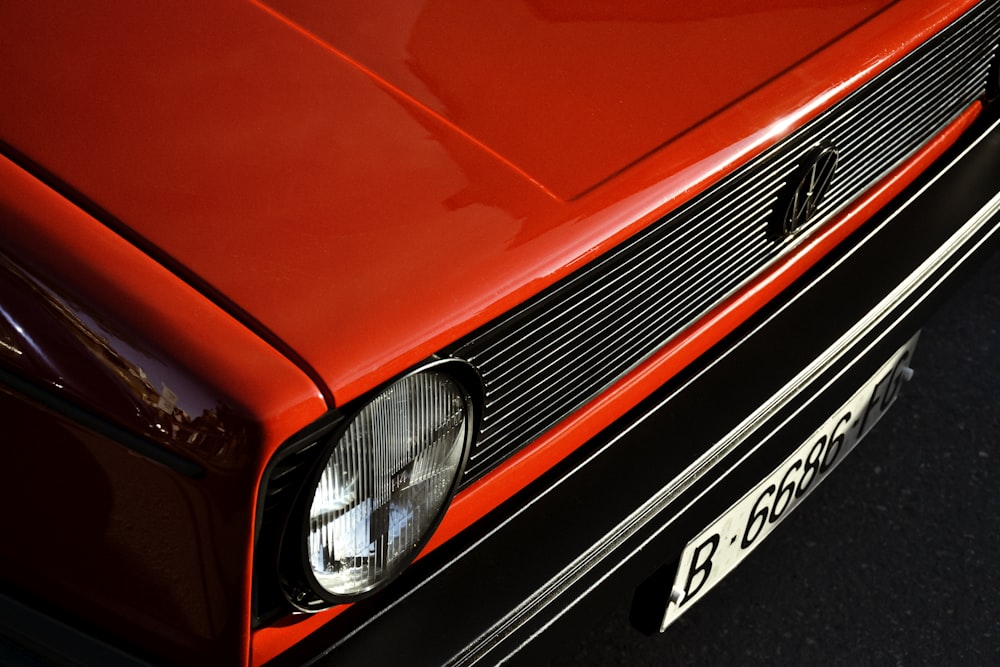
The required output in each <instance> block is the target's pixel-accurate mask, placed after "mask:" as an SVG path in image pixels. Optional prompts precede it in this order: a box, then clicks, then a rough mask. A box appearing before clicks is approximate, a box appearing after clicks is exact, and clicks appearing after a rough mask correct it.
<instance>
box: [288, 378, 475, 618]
mask: <svg viewBox="0 0 1000 667" xmlns="http://www.w3.org/2000/svg"><path fill="white" fill-rule="evenodd" d="M446 368H447V364H438V365H432V366H429V367H425V368H423V369H420V370H418V371H415V372H413V373H411V374H409V375H406V376H404V377H402V378H400V379H399V380H397V381H396V382H394V383H393V384H392V385H390V386H389V387H388V388H386V389H385V390H384V391H382V392H381V393H379V394H378V395H376V396H375V397H374V398H372V399H371V400H370V401H368V402H367V403H366V404H365V405H364V406H363V407H361V408H360V409H359V410H358V411H357V412H356V413H355V414H354V415H353V417H351V418H350V420H349V421H348V422H347V423H346V424H345V425H344V427H343V428H342V429H341V430H340V431H339V437H338V438H336V440H335V441H334V442H333V443H332V446H331V447H329V449H328V450H327V452H326V453H325V454H324V456H325V460H324V461H322V462H321V465H320V468H319V469H318V471H317V474H314V475H313V476H312V478H311V484H310V487H309V488H308V489H307V491H309V496H307V498H308V497H310V496H311V502H309V503H308V510H307V511H306V512H305V515H306V516H305V530H304V537H303V539H304V543H303V544H301V548H302V555H303V560H304V561H306V570H307V571H306V575H307V576H306V579H307V581H308V583H309V584H310V586H309V587H310V588H311V589H312V590H313V592H314V593H316V594H317V595H318V596H319V597H320V598H322V599H325V600H327V601H329V602H337V601H344V600H348V599H352V598H356V597H358V596H360V595H363V594H365V593H368V592H371V591H372V590H374V589H376V588H378V587H380V586H381V585H383V584H385V583H387V582H388V581H390V580H391V579H392V578H393V577H394V576H395V575H396V574H398V573H399V572H400V571H401V570H402V569H403V568H404V567H406V565H408V564H409V563H410V561H411V560H413V558H414V557H416V555H417V553H418V552H419V550H420V549H421V548H422V547H423V545H424V544H425V543H426V541H427V539H428V538H429V537H430V534H431V532H432V531H433V529H434V528H435V527H436V526H437V523H438V521H439V520H440V519H441V516H442V515H443V514H444V510H445V508H446V506H447V504H448V502H449V501H450V499H451V496H452V494H453V493H454V491H455V488H456V486H457V483H458V480H459V478H460V476H461V474H462V470H463V469H464V467H465V461H466V458H467V456H468V450H469V444H470V442H471V439H472V431H473V402H472V400H471V398H470V396H469V394H468V392H466V391H465V390H464V389H463V387H462V385H461V384H459V382H458V381H457V380H456V379H454V377H453V376H452V375H451V374H449V373H448V372H446V370H445V369H446ZM293 602H294V600H293Z"/></svg>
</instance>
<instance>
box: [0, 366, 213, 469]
mask: <svg viewBox="0 0 1000 667" xmlns="http://www.w3.org/2000/svg"><path fill="white" fill-rule="evenodd" d="M0 386H6V387H9V388H10V389H12V390H13V391H14V392H16V393H17V394H19V395H21V396H24V397H25V398H28V399H30V400H32V401H34V402H36V403H38V404H40V405H42V406H44V407H46V408H48V409H50V410H53V411H54V412H57V413H59V414H60V415H63V416H64V417H66V418H67V419H70V420H72V421H74V422H76V423H77V424H80V425H81V426H83V427H85V428H88V429H90V430H91V431H94V432H95V433H100V434H101V435H103V436H105V437H107V438H110V439H111V440H114V441H115V442H117V443H119V444H120V445H122V446H123V447H126V448H127V449H130V450H131V451H133V452H135V453H136V454H140V455H142V456H144V457H146V458H147V459H150V460H152V461H155V462H156V463H159V464H161V465H165V466H167V467H168V468H171V469H172V470H176V471H177V472H179V473H180V474H182V475H185V476H187V477H192V478H194V479H198V478H201V477H204V476H205V469H204V468H203V467H202V466H201V465H199V464H198V463H195V462H194V461H192V460H190V459H188V458H186V457H184V456H181V455H180V454H176V453H174V452H171V451H170V450H167V449H164V448H163V447H161V446H160V445H158V444H156V443H153V442H151V441H149V440H147V439H145V438H143V437H140V436H138V435H136V434H135V433H133V432H132V431H129V430H126V429H124V428H122V427H121V426H118V425H117V424H115V423H113V422H111V421H109V420H107V419H104V418H103V417H100V416H98V415H95V414H94V413H93V412H90V411H89V410H85V409H84V408H81V407H80V406H78V405H76V404H75V403H73V402H71V401H68V400H66V399H65V398H62V397H60V396H57V395H55V394H53V393H52V392H50V391H46V390H45V389H43V388H41V387H39V386H38V385H35V384H32V383H31V382H28V381H27V380H25V379H23V378H22V377H20V376H19V375H16V374H14V373H11V372H10V371H8V370H5V369H0Z"/></svg>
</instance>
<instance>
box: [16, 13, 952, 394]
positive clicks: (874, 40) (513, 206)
mask: <svg viewBox="0 0 1000 667" xmlns="http://www.w3.org/2000/svg"><path fill="white" fill-rule="evenodd" d="M825 4H826V5H828V6H834V5H837V4H838V3H825ZM967 4H968V3H959V4H955V5H949V6H947V7H942V6H940V5H939V4H938V3H934V2H930V1H928V0H910V1H909V2H904V3H897V4H893V5H891V6H889V7H887V8H886V9H884V10H883V11H882V12H881V13H878V14H877V15H876V16H874V18H872V19H870V20H869V21H867V22H865V23H862V24H861V25H859V26H858V27H857V29H856V30H854V31H853V32H851V33H848V34H846V35H844V36H843V37H841V38H840V39H839V40H837V41H836V43H835V44H832V45H831V46H830V48H828V49H824V50H823V51H820V52H818V53H816V54H815V55H814V56H813V57H810V58H808V59H806V60H804V61H802V62H799V63H797V64H796V65H795V67H793V68H792V69H790V70H788V71H787V72H784V73H782V74H780V75H779V76H776V77H772V78H771V79H770V80H762V81H754V82H750V83H746V84H740V85H738V86H736V87H735V88H734V89H732V90H729V91H727V92H726V93H725V94H724V95H725V96H726V97H728V98H729V99H736V98H738V97H739V96H741V95H745V93H746V91H747V90H748V89H753V90H754V92H753V93H752V94H751V95H749V96H746V97H744V98H743V99H741V100H740V104H739V105H736V106H725V105H724V104H723V103H721V102H714V103H712V104H709V105H707V106H704V107H701V109H702V111H701V113H702V114H707V115H710V116H711V118H710V120H707V121H705V122H701V123H700V124H699V123H696V122H695V121H694V120H692V119H690V118H684V119H681V120H677V119H674V120H672V121H671V124H669V126H668V124H666V123H663V122H662V119H661V118H660V117H659V116H658V115H656V114H654V115H653V117H650V118H645V119H636V121H635V122H637V123H638V122H639V121H640V120H641V121H642V123H644V124H645V129H637V130H636V132H637V133H638V134H639V135H641V136H643V137H646V138H645V139H643V141H642V143H643V150H647V151H648V150H652V149H654V148H656V146H657V145H658V144H660V143H662V142H664V141H666V140H667V139H670V138H671V137H674V139H673V140H672V141H670V142H669V143H668V144H667V145H664V146H663V147H662V148H660V149H659V150H656V151H655V152H654V153H652V154H649V155H647V156H646V157H645V159H643V160H641V162H640V163H639V164H636V165H633V167H632V168H630V169H627V170H625V171H624V172H621V173H619V174H618V175H617V176H615V178H613V179H611V180H609V181H606V182H605V183H604V184H603V185H602V186H601V187H599V188H595V189H592V190H590V191H589V192H588V193H587V194H586V195H584V196H580V197H577V198H576V199H574V200H573V201H563V200H562V199H560V198H559V197H555V196H553V195H552V193H551V192H549V191H547V190H546V189H545V188H543V187H539V185H538V184H537V183H536V182H535V181H533V180H532V179H531V178H529V177H528V176H526V175H525V173H523V172H522V171H519V170H518V169H516V168H515V167H514V166H513V165H512V163H511V162H510V161H509V159H501V158H500V157H498V154H497V152H496V151H495V150H488V149H487V148H489V147H487V148H484V144H483V143H481V141H477V140H475V139H474V138H473V137H472V135H471V134H470V133H469V132H468V131H467V130H465V128H462V127H460V126H457V125H455V124H454V123H452V122H450V121H448V120H447V119H445V118H443V117H441V116H440V114H438V113H436V112H435V111H433V110H432V109H429V108H427V107H425V106H422V105H420V104H417V103H416V101H415V100H414V99H413V97H412V96H410V95H406V94H403V93H402V92H400V91H399V90H398V89H397V88H394V87H392V86H390V85H389V84H388V83H387V82H385V81H384V80H383V79H381V78H378V77H373V76H371V75H370V74H369V73H368V72H366V71H364V70H361V69H358V68H356V67H355V66H354V65H353V64H351V63H350V62H349V61H347V60H345V59H344V58H343V57H342V56H341V55H340V54H339V53H337V52H335V51H334V50H333V49H332V48H331V47H329V45H326V44H325V43H324V42H321V41H317V40H316V39H312V38H310V36H308V35H304V34H303V33H302V32H301V31H300V30H299V29H297V27H296V26H295V25H289V24H288V23H283V22H281V21H279V20H276V16H275V15H274V14H272V13H269V12H268V11H266V10H265V8H263V7H261V6H257V5H253V4H250V3H246V2H238V1H236V0H229V1H227V2H220V3H217V4H214V5H212V6H207V5H204V4H203V3H190V4H188V5H186V6H185V5H184V3H176V4H173V5H171V6H169V7H168V6H161V7H158V8H157V9H156V10H155V11H151V10H150V9H149V8H139V7H132V6H129V5H127V4H125V5H121V6H116V7H114V8H108V7H106V6H104V5H101V6H99V7H97V8H87V7H85V6H81V5H78V6H76V7H75V8H74V9H73V11H69V12H66V11H63V10H61V9H59V8H56V7H50V8H49V10H48V11H44V10H40V9H39V8H38V6H37V5H35V4H34V3H32V5H31V6H30V8H29V7H28V6H27V5H19V4H16V3H11V4H7V5H4V7H3V8H0V12H2V15H0V20H2V22H3V24H4V25H6V26H11V27H12V28H13V29H12V30H11V33H10V36H9V37H8V38H7V39H5V41H4V44H3V46H2V47H0V48H2V49H3V50H2V51H0V56H2V57H0V86H2V87H3V89H4V90H5V91H8V92H7V94H6V95H5V96H4V98H3V99H2V100H0V135H2V140H3V141H4V142H6V144H7V146H8V147H9V150H10V151H11V152H13V153H16V154H18V155H21V156H23V157H24V159H25V160H26V161H30V162H33V163H34V164H36V165H44V169H45V171H46V173H47V179H48V180H50V181H52V182H56V183H61V184H62V186H61V191H63V192H64V193H65V194H67V196H70V197H71V198H72V199H74V200H75V201H80V202H81V203H82V204H84V205H85V206H86V207H89V208H92V209H93V210H94V211H95V212H98V211H99V212H100V217H101V219H102V220H103V221H104V222H106V223H107V224H109V225H111V226H112V227H113V228H115V229H117V230H119V231H120V232H121V233H123V234H125V235H126V236H127V237H128V238H130V239H131V240H133V241H135V242H136V243H137V244H138V245H139V246H140V247H142V248H144V249H145V250H147V251H148V252H150V253H151V254H153V255H154V256H155V257H157V258H158V259H159V260H160V261H162V262H163V263H164V264H166V265H167V266H169V267H171V268H173V269H174V270H176V271H177V272H178V273H179V274H180V275H182V276H184V277H185V278H186V279H187V280H189V281H190V282H192V284H194V285H196V286H197V287H198V288H199V289H201V290H203V291H204V292H206V293H207V294H209V295H211V296H212V298H214V299H216V300H218V301H219V302H220V303H223V304H225V305H226V307H227V308H229V309H230V310H231V311H232V312H234V314H236V315H237V316H238V317H240V318H241V319H242V320H244V321H246V322H247V323H248V324H249V325H250V326H252V327H254V328H255V329H256V330H257V331H258V332H260V333H261V334H262V335H264V336H265V337H266V338H268V340H270V341H271V342H273V343H275V344H280V345H281V346H282V348H283V349H284V350H285V351H286V352H287V353H288V354H289V355H290V356H294V357H296V358H297V359H298V360H299V361H300V363H301V365H303V366H305V367H309V368H311V369H314V371H315V375H316V376H318V377H319V378H321V379H322V382H323V384H324V385H325V387H324V389H325V390H326V391H327V394H328V396H330V397H332V399H333V400H334V401H335V402H336V403H337V404H343V403H345V402H346V401H349V400H350V399H352V398H355V397H357V396H359V395H360V394H362V393H364V392H365V391H367V390H370V389H371V388H372V387H373V386H375V385H377V384H379V383H381V382H384V381H386V380H387V379H389V378H391V377H393V376H394V375H396V374H398V373H400V372H402V371H404V370H405V369H406V368H408V367H409V366H411V365H413V364H414V363H416V362H417V361H419V360H420V359H422V358H425V357H427V356H428V355H430V354H432V353H434V352H435V351H436V350H438V349H440V348H441V347H443V346H444V345H445V344H447V343H449V342H451V341H453V340H455V339H456V338H458V337H459V336H461V335H463V334H466V333H468V332H469V331H471V330H473V329H474V328H475V327H477V326H479V325H481V324H483V323H485V322H486V321H489V320H490V319H492V318H493V317H496V316H497V315H499V314H500V313H502V312H504V311H506V310H507V309H509V308H510V307H511V306H513V305H514V304H516V303H519V302H521V301H523V300H524V299H526V298H528V297H529V296H531V295H533V294H536V293H537V292H539V291H540V290H541V289H543V288H545V287H546V286H548V285H550V284H552V283H553V282H555V281H556V280H557V279H558V278H561V277H563V276H565V275H567V274H568V273H570V272H571V271H572V270H574V269H575V268H578V267H579V266H581V265H582V264H583V263H584V262H586V261H587V260H589V259H591V258H593V257H594V256H595V255H597V254H600V253H602V252H604V251H605V250H607V249H609V248H611V247H613V246H614V245H615V244H616V243H618V242H620V241H621V240H622V239H623V238H625V237H627V236H629V235H631V234H634V233H635V232H636V231H638V230H639V229H641V228H642V227H644V226H645V225H647V224H649V223H650V222H652V221H653V220H655V219H656V218H657V217H658V216H659V215H661V214H662V213H663V212H664V211H666V210H668V209H669V208H670V207H672V206H676V205H677V204H678V203H679V202H680V201H682V200H684V199H687V198H689V197H691V196H693V195H694V194H695V193H697V192H698V191H700V190H701V189H703V188H704V187H706V186H707V185H709V184H710V183H711V182H713V181H714V180H716V179H717V178H719V177H721V176H722V175H723V174H724V173H726V172H727V171H729V170H731V169H733V168H735V167H737V166H738V165H739V164H741V163H742V162H743V161H745V160H746V159H748V157H749V156H750V155H751V154H753V153H755V152H757V151H759V150H761V149H762V148H764V147H766V146H768V145H770V144H772V143H774V142H775V141H776V140H777V139H778V138H779V137H780V136H782V135H783V134H785V133H787V132H788V131H789V130H791V129H793V128H794V127H796V126H798V125H800V124H801V123H803V122H804V121H805V120H807V119H808V118H809V117H811V116H812V115H815V114H816V113H817V112H818V111H819V110H820V109H821V108H822V107H824V106H825V105H827V104H829V103H830V102H832V101H834V100H836V99H838V98H840V97H842V96H844V95H846V94H847V92H848V91H849V90H850V89H851V88H852V87H854V86H856V85H857V84H858V83H859V82H861V81H863V80H865V79H867V78H869V77H870V76H872V75H873V74H875V73H876V72H877V71H879V70H881V69H883V68H884V67H886V66H888V65H889V64H890V63H891V62H892V61H893V59H895V58H897V57H898V56H899V55H901V54H902V53H904V52H905V51H906V50H907V49H908V48H909V47H911V46H912V44H914V43H915V42H917V41H919V40H921V39H922V38H924V37H926V35H927V34H929V33H931V32H933V31H934V30H935V29H937V28H938V27H940V26H941V25H943V24H944V23H945V22H946V21H947V20H948V19H950V18H952V17H953V16H955V15H957V14H958V13H960V12H961V11H962V10H963V9H964V8H965V7H966V6H967ZM726 6H727V7H729V9H730V10H732V11H736V10H735V9H733V7H732V6H730V5H726ZM484 11H485V10H484ZM854 11H855V13H853V14H850V16H851V17H852V18H851V19H850V20H848V19H844V21H846V23H845V25H847V24H850V23H851V22H856V21H860V20H861V19H862V17H864V16H868V15H869V14H870V13H873V12H874V9H873V8H869V9H866V10H864V11H862V9H861V8H860V7H855V10H854ZM738 14H739V15H742V12H738ZM792 15H797V14H795V12H791V14H790V15H789V16H790V17H791V16H792ZM802 16H803V17H802V18H800V19H799V20H800V21H803V24H802V25H804V26H805V27H808V26H813V25H815V21H816V20H817V19H816V16H815V15H814V14H812V13H811V12H804V14H803V15H802ZM810 17H811V18H810ZM622 25H623V26H625V27H629V26H630V25H631V24H630V23H628V22H623V24H622ZM794 27H795V26H794V25H792V26H791V27H790V28H785V29H794ZM134 35H141V36H142V37H141V39H133V36H134ZM829 38H830V35H828V34H826V35H821V36H819V38H817V39H816V42H815V44H814V47H819V46H821V45H823V44H824V43H825V42H826V41H829ZM52 44H58V45H60V46H59V48H58V49H55V48H52V47H51V45H52ZM776 44H777V41H775V44H772V45H771V48H772V49H777V53H776V54H775V55H773V57H769V58H768V60H769V62H770V61H773V63H774V64H772V65H771V66H770V69H769V70H768V72H769V74H768V75H769V76H771V75H773V74H774V72H773V71H772V70H776V69H780V64H781V63H786V64H794V61H795V58H796V57H799V56H798V55H796V54H798V52H797V51H796V52H795V53H782V52H781V51H780V49H779V47H777V46H776ZM885 44H891V45H894V46H893V48H890V49H886V48H885V47H884V46H883V45H885ZM797 48H798V47H797ZM801 48H805V47H801ZM646 55H647V58H648V54H646ZM669 55H670V52H669V51H664V52H663V56H664V58H665V60H664V61H663V62H662V63H661V64H660V66H661V67H663V68H666V67H669V66H670V65H671V61H670V59H669V58H668V57H667V56H669ZM467 66H468V69H469V75H470V76H472V75H473V74H475V75H476V76H478V75H479V69H478V65H476V64H475V63H468V64H467ZM688 67H689V68H694V69H693V71H695V72H698V73H699V76H698V77H697V79H698V80H704V79H711V72H713V71H714V69H715V66H714V65H713V64H712V63H711V62H709V61H705V62H701V63H689V64H688ZM655 68H656V65H655V64H654V63H647V64H646V65H644V67H643V69H642V72H649V71H652V70H654V69H655ZM25 72H30V73H31V79H30V80H27V81H26V80H24V73H25ZM525 78H526V79H527V78H528V75H527V74H526V75H525ZM606 83H607V82H606ZM595 85H596V84H595ZM607 85H609V86H611V85H612V84H611V83H607ZM612 90H613V88H612ZM606 92H607V91H605V90H603V89H595V90H593V91H592V92H591V94H592V95H593V96H595V97H600V96H602V95H603V94H604V93H606ZM675 92H676V93H677V94H684V93H685V91H675ZM71 99H73V100H82V101H85V103H81V104H72V105H70V104H66V100H71ZM346 100H350V103H349V104H348V103H346ZM544 101H545V98H544V97H542V98H541V99H539V100H538V103H539V104H541V103H544ZM458 120H461V119H456V121H458ZM506 130H507V133H508V134H510V135H514V134H515V133H516V131H517V130H518V128H517V127H516V126H510V127H507V128H506ZM617 131H618V130H617V128H616V124H615V123H609V124H608V125H606V126H604V131H603V133H604V134H608V135H613V134H614V133H615V132H617ZM495 141H499V140H495ZM512 141H513V140H512ZM551 147H552V146H549V148H551ZM543 150H549V149H548V148H546V147H545V146H543V147H542V148H541V149H539V152H542V151H543ZM551 153H552V156H554V157H551V158H550V159H552V160H560V161H562V162H564V164H561V165H560V166H559V169H561V170H564V169H565V168H566V167H567V166H570V167H572V166H574V165H575V161H576V160H577V157H578V156H574V155H559V154H558V153H557V152H555V151H551ZM594 162H595V165H598V166H594V167H587V170H588V171H591V172H594V173H597V172H602V177H607V176H609V175H611V174H613V173H615V172H616V171H617V170H620V169H621V168H622V166H623V165H622V164H619V161H617V160H615V159H611V158H607V157H606V156H604V157H600V156H598V157H597V158H594ZM588 180H590V179H588ZM571 189H572V188H571ZM389 193H391V194H389ZM415 220H419V224H415V223H414V221H415ZM221 247H225V248H226V251H225V252H220V251H219V248H221ZM473 249H474V250H475V252H471V250H473ZM345 351H349V353H345Z"/></svg>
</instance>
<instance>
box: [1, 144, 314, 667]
mask: <svg viewBox="0 0 1000 667" xmlns="http://www.w3.org/2000/svg"><path fill="white" fill-rule="evenodd" d="M0 233H2V236H3V241H2V242H0V320H2V322H3V325H2V329H3V345H0V355H2V357H3V363H2V368H0V379H2V382H0V386H2V389H0V412H2V414H3V419H4V421H5V423H7V424H8V430H7V436H6V438H5V447H4V457H5V461H6V462H7V465H9V466H11V468H10V469H11V470H14V471H17V472H16V475H12V477H14V479H10V480H8V482H7V483H5V484H4V485H3V491H2V496H3V498H2V500H3V504H4V506H5V507H8V508H15V507H16V508H17V511H16V512H12V513H9V514H5V515H4V516H5V530H6V531H7V532H6V535H7V536H8V538H7V539H10V540H12V541H13V540H16V542H17V544H18V547H17V548H16V549H14V548H5V549H2V550H0V571H2V572H3V573H4V586H5V588H7V587H10V586H14V587H30V588H31V589H32V594H33V595H36V596H39V598H40V599H42V600H45V604H51V605H57V606H59V607H61V608H63V609H70V610H75V611H76V612H77V613H78V614H80V615H81V616H84V617H86V618H88V619H89V621H88V622H90V623H93V624H95V625H97V626H103V627H105V628H107V627H114V628H117V629H118V632H119V633H121V634H125V635H128V636H130V637H131V638H132V641H134V642H136V643H137V644H140V645H145V646H146V647H147V650H150V648H149V647H155V648H154V649H153V650H154V652H155V653H158V654H160V655H163V656H171V655H172V656H184V655H190V654H192V653H202V654H204V655H206V656H208V655H216V656H217V657H218V659H219V660H223V657H222V656H226V659H228V658H231V657H232V656H234V655H239V654H241V653H242V654H245V653H246V651H247V645H248V622H247V617H248V615H249V600H250V585H249V579H250V567H251V561H250V557H249V554H250V553H251V552H252V546H253V527H254V519H255V507H254V502H253V499H254V498H255V497H256V491H257V485H258V482H259V479H260V476H261V474H262V472H263V469H264V466H265V465H266V464H267V461H268V460H269V458H270V456H271V455H272V454H273V452H274V450H275V449H276V448H277V447H278V446H279V445H281V443H282V442H284V441H285V440H286V439H287V438H289V437H290V436H292V435H293V434H294V433H295V432H296V431H298V430H299V429H300V428H302V426H303V425H304V424H307V423H309V422H311V421H313V420H315V419H317V418H318V417H320V416H321V415H323V414H325V413H326V411H327V406H326V402H325V400H324V399H323V396H322V394H321V392H320V391H319V389H318V388H317V387H316V385H315V383H314V382H313V381H312V380H311V379H310V378H309V377H308V376H306V375H305V374H304V373H303V372H302V371H301V370H300V369H299V368H297V367H296V366H295V365H294V364H292V363H291V362H290V361H288V360H287V359H286V358H285V357H284V356H282V355H281V354H280V353H279V352H278V351H277V350H275V349H274V348H272V347H271V346H269V345H268V344H266V343H265V342H263V341H262V340H261V339H260V338H259V337H258V336H257V335H255V334H254V333H253V332H251V331H250V330H248V329H247V328H246V327H245V326H243V325H242V324H241V323H239V322H238V321H236V320H235V319H233V318H232V317H231V316H230V315H228V314H227V313H225V312H224V311H222V310H220V309H219V307H218V306H216V305H215V304H213V303H212V302H211V301H209V300H208V299H206V298H205V297H204V296H203V295H202V294H200V293H198V292H197V291H195V290H194V289H192V288H191V287H190V286H189V285H187V284H186V283H184V282H183V281H181V280H180V279H179V278H178V277H177V276H176V275H174V274H172V273H171V272H169V271H168V270H166V269H165V268H164V267H162V266H161V265H159V264H157V263H155V262H153V261H151V260H150V259H149V257H148V256H147V255H146V254H144V253H143V252H141V251H139V250H138V249H136V248H135V246H133V245H132V244H130V243H128V242H127V241H125V240H124V239H122V238H121V237H120V236H119V235H118V234H116V233H115V232H113V231H111V230H110V229H108V227H106V226H105V225H103V224H102V223H100V222H98V221H96V220H94V219H93V218H91V217H90V216H89V215H87V214H86V213H85V212H84V211H82V210H80V209H79V208H77V207H76V206H74V205H73V204H71V203H69V202H67V201H66V200H65V199H63V198H62V197H61V196H59V195H58V194H57V193H55V192H54V191H53V190H52V189H51V188H49V187H47V186H46V185H44V184H42V183H40V182H39V181H38V180H37V179H35V178H34V177H33V176H32V175H30V174H28V173H27V172H25V171H24V170H23V169H21V168H20V167H18V166H17V165H14V164H13V163H11V162H10V161H9V160H7V159H5V158H0ZM15 389H17V391H15ZM15 536H16V538H15ZM12 573H17V576H16V577H15V579H13V580H12V579H11V576H12ZM55 573H61V574H67V575H68V576H55ZM125 573H128V576H125ZM180 573H183V575H181V574H180ZM137 600H141V601H142V602H141V603H140V604H138V605H137V604H136V601H137ZM152 600H155V601H156V603H155V604H149V601H152ZM178 659H180V658H179V657H178Z"/></svg>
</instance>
